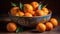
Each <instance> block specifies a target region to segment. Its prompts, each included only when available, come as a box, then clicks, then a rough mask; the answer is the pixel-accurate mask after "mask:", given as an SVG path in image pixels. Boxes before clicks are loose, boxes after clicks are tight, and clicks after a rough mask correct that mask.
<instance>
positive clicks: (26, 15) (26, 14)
mask: <svg viewBox="0 0 60 34" xmlns="http://www.w3.org/2000/svg"><path fill="white" fill-rule="evenodd" d="M24 16H25V17H32V14H30V13H25V15H24Z"/></svg>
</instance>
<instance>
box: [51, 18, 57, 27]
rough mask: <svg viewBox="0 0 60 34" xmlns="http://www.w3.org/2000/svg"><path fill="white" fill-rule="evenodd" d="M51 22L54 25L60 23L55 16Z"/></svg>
mask: <svg viewBox="0 0 60 34" xmlns="http://www.w3.org/2000/svg"><path fill="white" fill-rule="evenodd" d="M50 22H51V23H52V24H53V26H54V27H56V26H57V25H58V21H57V19H55V18H51V19H50Z"/></svg>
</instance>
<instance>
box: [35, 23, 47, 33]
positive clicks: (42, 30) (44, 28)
mask: <svg viewBox="0 0 60 34" xmlns="http://www.w3.org/2000/svg"><path fill="white" fill-rule="evenodd" d="M36 30H37V31H39V32H44V31H45V30H46V26H45V25H44V24H43V23H38V25H37V27H36Z"/></svg>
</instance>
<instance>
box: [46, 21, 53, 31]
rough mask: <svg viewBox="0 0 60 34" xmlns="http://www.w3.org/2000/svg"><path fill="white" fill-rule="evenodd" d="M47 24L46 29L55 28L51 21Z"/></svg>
mask: <svg viewBox="0 0 60 34" xmlns="http://www.w3.org/2000/svg"><path fill="white" fill-rule="evenodd" d="M45 25H46V30H48V31H50V30H52V29H53V24H52V23H51V22H46V23H45Z"/></svg>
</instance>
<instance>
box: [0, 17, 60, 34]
mask: <svg viewBox="0 0 60 34" xmlns="http://www.w3.org/2000/svg"><path fill="white" fill-rule="evenodd" d="M55 18H57V20H58V22H59V24H58V26H57V27H56V28H54V29H53V30H52V31H45V32H43V33H40V32H38V31H36V30H35V29H28V30H27V29H26V30H24V31H23V32H20V33H18V34H60V16H55ZM9 21H11V20H10V19H9V17H0V34H17V33H15V32H13V33H10V32H8V31H6V28H5V26H6V24H7V23H8V22H9Z"/></svg>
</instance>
